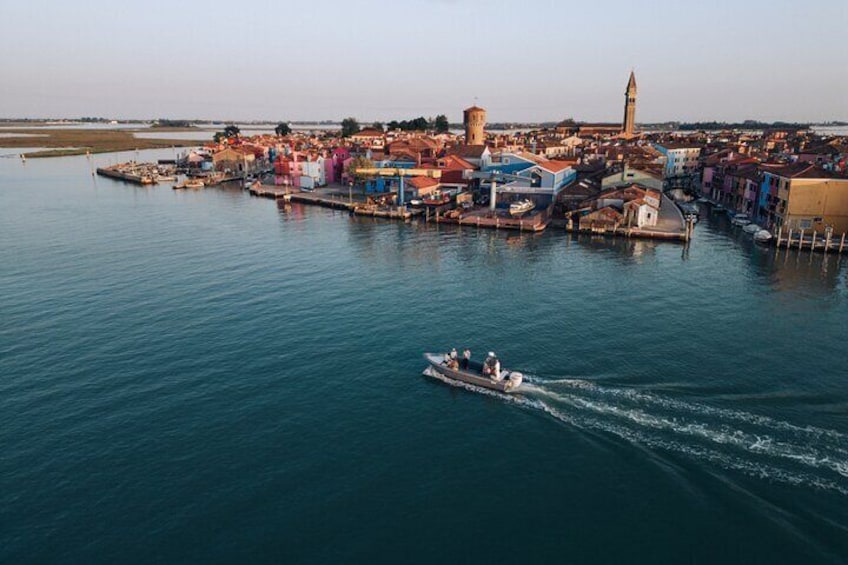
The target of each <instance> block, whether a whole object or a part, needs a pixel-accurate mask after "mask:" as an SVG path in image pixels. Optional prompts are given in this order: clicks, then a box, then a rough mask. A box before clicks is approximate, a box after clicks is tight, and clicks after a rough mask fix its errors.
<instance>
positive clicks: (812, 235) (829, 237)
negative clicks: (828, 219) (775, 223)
mask: <svg viewBox="0 0 848 565" xmlns="http://www.w3.org/2000/svg"><path fill="white" fill-rule="evenodd" d="M771 243H772V244H773V245H774V246H775V247H777V248H783V249H787V250H788V249H797V250H798V251H801V250H807V251H819V252H821V253H839V254H842V253H848V239H846V234H845V233H843V234H841V235H838V236H834V235H833V233H831V232H826V233H818V232H816V231H815V230H811V231H809V232H808V231H807V230H798V231H795V230H791V229H790V230H788V233H786V236H785V237H784V232H783V228H782V227H781V228H780V229H779V230H778V231H777V236H775V237H774V239H772V241H771Z"/></svg>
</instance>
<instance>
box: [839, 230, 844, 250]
mask: <svg viewBox="0 0 848 565" xmlns="http://www.w3.org/2000/svg"><path fill="white" fill-rule="evenodd" d="M844 248H845V232H842V241H840V242H839V252H840V253H842V250H843V249H844Z"/></svg>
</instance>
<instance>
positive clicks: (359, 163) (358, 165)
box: [348, 157, 374, 182]
mask: <svg viewBox="0 0 848 565" xmlns="http://www.w3.org/2000/svg"><path fill="white" fill-rule="evenodd" d="M373 168H374V163H373V162H372V161H371V159H369V158H367V157H354V158H353V160H352V161H351V162H350V165H349V168H348V172H349V173H350V174H351V175H352V176H353V178H355V179H356V181H357V182H361V181H362V180H363V179H364V178H365V176H364V175H360V174H359V170H361V169H373Z"/></svg>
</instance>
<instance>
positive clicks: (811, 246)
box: [810, 230, 816, 251]
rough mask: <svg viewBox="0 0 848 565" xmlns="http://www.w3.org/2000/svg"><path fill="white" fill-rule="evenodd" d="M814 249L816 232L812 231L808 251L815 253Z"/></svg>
mask: <svg viewBox="0 0 848 565" xmlns="http://www.w3.org/2000/svg"><path fill="white" fill-rule="evenodd" d="M815 249H816V230H813V239H812V241H810V251H815Z"/></svg>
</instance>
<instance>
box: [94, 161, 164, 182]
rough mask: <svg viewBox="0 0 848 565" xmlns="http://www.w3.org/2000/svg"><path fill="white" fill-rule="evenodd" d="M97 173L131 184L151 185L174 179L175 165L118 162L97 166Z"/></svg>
mask: <svg viewBox="0 0 848 565" xmlns="http://www.w3.org/2000/svg"><path fill="white" fill-rule="evenodd" d="M97 174H98V175H100V176H103V177H109V178H113V179H117V180H122V181H125V182H131V183H133V184H141V185H151V184H159V183H160V182H166V181H170V180H174V178H175V174H176V173H175V167H173V166H166V165H159V164H156V163H136V162H135V161H130V162H128V163H118V164H117V165H112V166H109V167H98V168H97Z"/></svg>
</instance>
